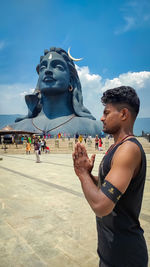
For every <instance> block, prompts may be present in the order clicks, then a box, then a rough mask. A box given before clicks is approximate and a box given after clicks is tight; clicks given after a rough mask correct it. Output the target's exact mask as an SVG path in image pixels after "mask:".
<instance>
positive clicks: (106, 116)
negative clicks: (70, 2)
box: [73, 86, 148, 267]
mask: <svg viewBox="0 0 150 267" xmlns="http://www.w3.org/2000/svg"><path fill="white" fill-rule="evenodd" d="M101 101H102V103H103V105H104V106H105V108H104V113H103V116H102V118H101V121H102V123H103V131H104V132H105V133H108V134H111V135H113V137H114V145H113V146H111V147H110V148H109V150H108V151H107V153H106V154H105V156H104V158H103V160H102V162H101V164H100V168H99V176H98V177H95V176H93V175H92V173H91V171H92V169H93V166H94V160H95V155H92V156H91V158H90V159H89V158H88V155H87V152H86V150H85V147H84V146H83V145H82V144H79V143H78V144H76V146H75V151H74V153H73V161H74V169H75V172H76V175H77V176H78V177H79V179H80V181H81V185H82V189H83V192H84V195H85V197H86V199H87V201H88V203H89V205H90V206H91V208H92V210H93V211H94V213H95V214H96V222H97V232H98V250H97V251H98V255H99V257H100V265H99V266H101V267H111V266H112V267H147V266H148V255H147V247H146V243H145V239H144V236H143V229H142V228H141V226H140V222H139V213H140V210H141V204H142V198H143V190H144V184H145V177H146V158H145V153H144V151H143V148H142V146H141V144H140V143H139V142H138V140H137V139H136V138H135V137H134V135H133V125H134V122H135V119H136V116H137V114H138V112H139V106H140V101H139V98H138V96H137V94H136V92H135V90H134V89H133V88H131V87H129V86H121V87H117V88H114V89H110V90H107V91H106V92H104V93H103V96H102V98H101Z"/></svg>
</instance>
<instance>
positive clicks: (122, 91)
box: [101, 86, 140, 118]
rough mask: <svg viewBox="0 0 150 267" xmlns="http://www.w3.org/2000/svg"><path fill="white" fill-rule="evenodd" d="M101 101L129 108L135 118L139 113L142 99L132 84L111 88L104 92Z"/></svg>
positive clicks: (104, 103)
mask: <svg viewBox="0 0 150 267" xmlns="http://www.w3.org/2000/svg"><path fill="white" fill-rule="evenodd" d="M101 102H102V103H103V105H104V106H105V105H106V104H114V105H117V106H121V108H124V107H126V108H128V109H129V110H130V112H131V114H132V115H133V117H134V118H136V116H137V115H138V112H139V108H140V100H139V97H138V96H137V93H136V91H135V90H134V88H132V87H130V86H120V87H116V88H113V89H109V90H107V91H105V92H104V93H103V96H102V98H101Z"/></svg>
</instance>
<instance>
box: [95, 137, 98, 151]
mask: <svg viewBox="0 0 150 267" xmlns="http://www.w3.org/2000/svg"><path fill="white" fill-rule="evenodd" d="M98 141H99V138H98V135H96V136H95V149H98Z"/></svg>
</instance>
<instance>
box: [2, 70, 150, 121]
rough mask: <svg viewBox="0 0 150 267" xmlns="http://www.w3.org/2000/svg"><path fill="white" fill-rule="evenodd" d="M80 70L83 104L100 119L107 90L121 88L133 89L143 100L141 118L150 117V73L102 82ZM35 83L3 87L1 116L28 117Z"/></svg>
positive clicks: (100, 77) (133, 73) (87, 71)
mask: <svg viewBox="0 0 150 267" xmlns="http://www.w3.org/2000/svg"><path fill="white" fill-rule="evenodd" d="M76 67H77V71H78V74H79V78H80V81H81V85H82V94H83V102H84V105H85V106H86V107H87V108H88V109H89V110H90V111H91V113H92V114H93V115H94V116H95V117H96V119H99V118H100V116H101V115H102V111H103V106H102V104H101V96H102V94H103V92H104V91H105V90H107V89H110V88H114V87H118V86H121V85H127V86H132V87H133V88H135V89H136V90H137V91H138V94H139V96H140V99H141V112H140V117H149V116H150V105H149V99H150V72H148V71H141V72H127V73H123V74H120V75H119V76H118V77H114V78H113V79H106V80H105V79H103V78H102V76H100V75H99V74H92V73H90V70H89V68H88V67H87V66H84V67H78V66H76ZM33 91H34V88H33V85H32V84H12V85H8V84H4V85H0V114H15V113H16V114H17V113H18V114H27V106H26V104H25V99H24V96H25V95H26V94H31V93H33Z"/></svg>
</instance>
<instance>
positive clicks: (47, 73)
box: [45, 70, 53, 75]
mask: <svg viewBox="0 0 150 267" xmlns="http://www.w3.org/2000/svg"><path fill="white" fill-rule="evenodd" d="M45 74H46V75H53V72H52V71H51V70H46V71H45Z"/></svg>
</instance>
